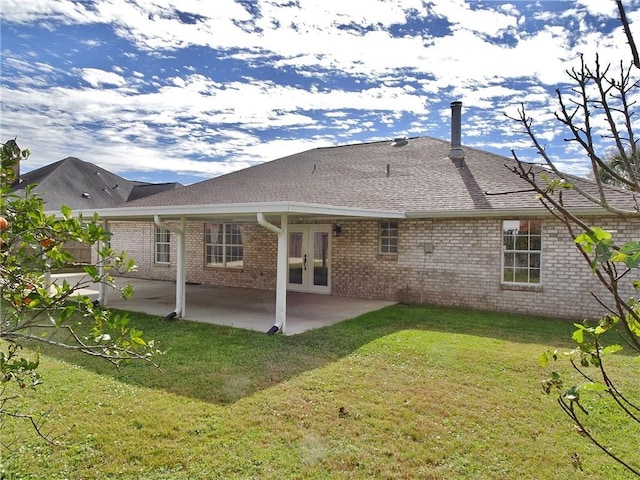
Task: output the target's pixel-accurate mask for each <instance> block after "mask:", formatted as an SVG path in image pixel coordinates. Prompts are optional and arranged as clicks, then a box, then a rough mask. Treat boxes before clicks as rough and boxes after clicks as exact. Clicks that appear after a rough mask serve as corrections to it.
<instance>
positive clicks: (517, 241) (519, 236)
mask: <svg viewBox="0 0 640 480" xmlns="http://www.w3.org/2000/svg"><path fill="white" fill-rule="evenodd" d="M524 222H526V228H521V226H522V225H523V223H524ZM533 222H535V223H537V224H538V225H539V233H533V234H532V233H531V231H532V230H531V225H532V223H533ZM509 224H511V225H509ZM508 227H513V228H508ZM508 232H512V233H508ZM520 232H523V233H520ZM542 233H543V225H542V221H541V220H537V219H521V220H503V221H502V233H501V240H502V242H501V243H502V254H501V267H502V268H501V270H500V279H501V283H502V284H506V285H528V286H541V285H542V277H543V275H542V247H543V240H542V237H543V235H542ZM507 256H511V258H512V261H507ZM517 258H520V259H521V261H522V262H523V264H520V265H518V264H517V263H518V262H517ZM536 258H537V260H538V262H537V266H536V264H535V263H536V262H535V261H532V260H535V259H536ZM525 259H526V262H524V260H525ZM507 269H509V270H512V275H511V276H510V278H506V273H507ZM536 271H537V273H538V276H537V281H535V280H534V281H532V278H534V279H535V278H536V277H535V275H534V276H532V273H535V272H536ZM523 277H526V279H523Z"/></svg>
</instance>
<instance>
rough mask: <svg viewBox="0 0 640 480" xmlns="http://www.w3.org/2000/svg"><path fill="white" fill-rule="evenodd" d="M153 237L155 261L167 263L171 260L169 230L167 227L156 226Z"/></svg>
mask: <svg viewBox="0 0 640 480" xmlns="http://www.w3.org/2000/svg"><path fill="white" fill-rule="evenodd" d="M155 237H156V238H155V247H156V248H155V252H156V255H155V257H156V258H155V260H156V263H161V264H167V263H169V262H170V261H171V254H170V249H171V232H170V231H169V229H167V228H164V227H158V226H156V231H155Z"/></svg>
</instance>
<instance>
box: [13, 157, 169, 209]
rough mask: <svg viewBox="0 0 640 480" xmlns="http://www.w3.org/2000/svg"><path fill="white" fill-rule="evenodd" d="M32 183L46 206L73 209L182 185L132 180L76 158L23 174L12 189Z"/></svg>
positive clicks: (106, 204) (106, 205)
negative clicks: (64, 206) (63, 206)
mask: <svg viewBox="0 0 640 480" xmlns="http://www.w3.org/2000/svg"><path fill="white" fill-rule="evenodd" d="M31 184H36V187H35V188H34V190H33V192H34V193H36V194H38V196H39V197H40V198H42V199H43V200H44V202H45V204H46V205H47V206H48V207H49V208H56V209H57V208H59V207H61V206H62V205H66V206H68V207H70V208H72V209H74V210H76V209H93V208H109V207H114V206H116V205H119V204H121V203H123V202H126V201H128V200H136V199H139V198H143V197H144V196H147V195H151V194H153V193H157V192H161V191H166V190H173V189H175V188H177V187H181V186H182V185H181V184H179V183H162V184H152V183H144V182H134V181H131V180H127V179H125V178H122V177H120V176H118V175H116V174H114V173H111V172H109V171H108V170H105V169H104V168H101V167H98V166H97V165H94V164H93V163H89V162H85V161H82V160H80V159H78V158H75V157H67V158H65V159H64V160H60V161H58V162H55V163H52V164H50V165H46V166H44V167H41V168H38V169H37V170H32V171H31V172H28V173H25V174H22V175H21V176H20V182H19V183H18V184H16V185H15V186H14V187H13V189H12V191H13V192H15V193H18V194H20V193H21V192H24V190H25V188H26V186H27V185H31Z"/></svg>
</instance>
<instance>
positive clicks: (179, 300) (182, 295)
mask: <svg viewBox="0 0 640 480" xmlns="http://www.w3.org/2000/svg"><path fill="white" fill-rule="evenodd" d="M186 231H187V221H186V219H185V218H184V217H182V218H181V219H180V233H178V258H177V265H176V311H178V312H180V317H184V316H185V309H186V306H187V299H186V297H187V268H186V266H187V265H186V262H185V255H186V251H187V246H186V243H187V235H186Z"/></svg>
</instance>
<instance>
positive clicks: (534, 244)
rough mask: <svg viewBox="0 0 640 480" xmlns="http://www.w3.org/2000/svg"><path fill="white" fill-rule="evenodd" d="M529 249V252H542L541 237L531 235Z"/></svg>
mask: <svg viewBox="0 0 640 480" xmlns="http://www.w3.org/2000/svg"><path fill="white" fill-rule="evenodd" d="M529 248H530V249H531V250H542V237H540V236H537V235H532V236H531V240H530V245H529Z"/></svg>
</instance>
